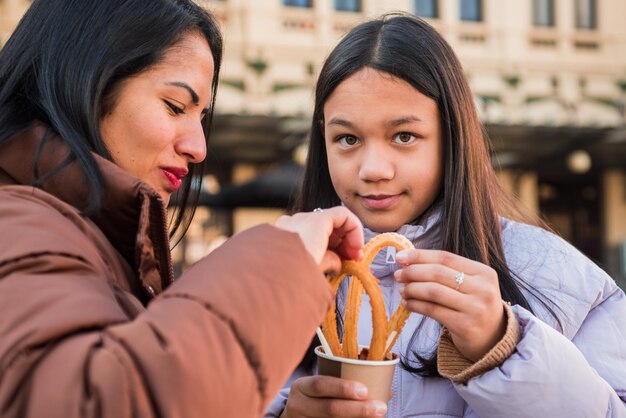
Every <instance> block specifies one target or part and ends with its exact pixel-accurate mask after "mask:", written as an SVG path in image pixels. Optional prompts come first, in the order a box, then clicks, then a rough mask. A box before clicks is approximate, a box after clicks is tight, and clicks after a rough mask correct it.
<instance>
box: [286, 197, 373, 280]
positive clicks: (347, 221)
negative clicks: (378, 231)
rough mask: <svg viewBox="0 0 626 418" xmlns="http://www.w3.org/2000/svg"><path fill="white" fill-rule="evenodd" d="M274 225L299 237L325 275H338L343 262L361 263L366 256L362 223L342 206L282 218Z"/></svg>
mask: <svg viewBox="0 0 626 418" xmlns="http://www.w3.org/2000/svg"><path fill="white" fill-rule="evenodd" d="M275 225H276V226H277V227H279V228H282V229H285V230H287V231H291V232H295V233H297V234H299V235H300V238H301V239H302V242H303V243H304V246H305V247H306V249H307V250H308V252H309V253H310V254H311V256H312V257H313V258H314V259H315V261H316V262H317V263H318V264H319V265H320V267H321V268H322V270H323V271H324V272H333V273H336V272H339V270H340V269H341V259H360V258H361V257H362V255H363V254H362V253H363V226H362V225H361V221H359V219H358V218H357V217H356V215H354V214H353V213H352V212H350V211H349V210H348V209H346V208H344V207H342V206H336V207H333V208H329V209H324V210H322V211H318V212H302V213H296V214H295V215H293V216H281V217H280V218H278V220H277V221H276V224H275Z"/></svg>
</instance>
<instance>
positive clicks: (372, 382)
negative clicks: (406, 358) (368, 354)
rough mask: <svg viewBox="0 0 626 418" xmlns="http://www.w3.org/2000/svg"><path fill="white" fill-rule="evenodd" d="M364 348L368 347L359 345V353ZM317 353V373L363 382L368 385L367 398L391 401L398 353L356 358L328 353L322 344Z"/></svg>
mask: <svg viewBox="0 0 626 418" xmlns="http://www.w3.org/2000/svg"><path fill="white" fill-rule="evenodd" d="M363 350H368V348H367V347H364V346H359V353H362V352H363ZM315 354H316V355H317V374H320V375H324V376H334V377H340V378H342V379H347V380H355V381H357V382H361V383H363V384H364V385H365V386H366V387H367V399H375V400H380V401H384V402H388V401H389V398H390V395H391V382H392V381H393V372H394V370H395V368H396V364H398V362H399V361H400V358H399V357H398V356H397V355H396V354H394V353H389V354H387V358H386V359H385V360H381V361H372V360H356V359H350V358H344V357H336V356H333V355H330V354H326V353H325V352H324V348H323V347H322V346H319V347H316V348H315ZM359 357H361V355H360V356H359Z"/></svg>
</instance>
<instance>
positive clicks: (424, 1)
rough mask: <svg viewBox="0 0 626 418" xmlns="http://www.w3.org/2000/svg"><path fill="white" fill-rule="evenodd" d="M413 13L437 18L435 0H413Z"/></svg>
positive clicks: (437, 10)
mask: <svg viewBox="0 0 626 418" xmlns="http://www.w3.org/2000/svg"><path fill="white" fill-rule="evenodd" d="M414 4H415V14H416V15H418V16H422V17H430V18H438V17H439V9H438V7H437V6H438V5H437V0H415V3H414Z"/></svg>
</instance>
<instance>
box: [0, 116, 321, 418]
mask: <svg viewBox="0 0 626 418" xmlns="http://www.w3.org/2000/svg"><path fill="white" fill-rule="evenodd" d="M45 133H46V130H45V129H44V128H42V127H41V126H37V127H34V128H32V129H30V130H28V131H26V132H24V133H22V134H20V135H18V136H16V137H15V138H14V139H13V140H11V141H10V142H9V143H7V144H5V145H4V146H2V147H1V148H0V416H2V417H63V418H71V417H92V416H93V417H115V418H123V417H184V418H190V417H237V418H242V417H255V416H259V415H261V414H262V412H263V410H264V408H265V407H266V405H267V403H268V401H269V400H271V399H272V398H273V396H274V395H275V394H276V392H277V391H278V389H279V388H280V386H281V385H282V384H283V382H284V380H285V379H286V378H287V377H288V375H289V374H290V372H291V370H292V369H293V368H294V367H295V366H296V364H297V362H298V360H299V359H300V358H301V356H302V355H303V354H304V352H305V350H306V348H307V345H308V344H309V341H310V339H311V337H312V335H313V334H314V330H315V327H316V326H317V325H318V323H319V322H320V320H321V318H322V316H323V314H324V312H325V311H326V309H327V308H328V307H329V305H330V302H331V299H332V296H331V290H330V288H329V286H328V285H327V284H326V283H325V280H324V276H323V274H322V273H321V272H320V270H319V269H318V267H317V265H316V264H315V262H314V260H313V259H312V257H310V255H309V254H308V253H307V252H306V250H305V248H304V245H303V244H302V242H301V240H300V238H299V237H298V235H296V234H293V233H290V232H285V231H282V230H279V229H277V228H275V227H272V226H268V225H265V226H260V227H256V228H253V229H252V230H249V231H247V232H244V233H241V234H238V235H237V236H235V237H233V238H232V239H230V240H229V241H228V242H227V243H226V244H224V245H223V246H222V247H220V248H219V249H217V250H215V251H214V252H213V253H211V255H210V256H208V257H206V258H204V259H203V260H201V261H200V262H198V263H197V264H196V265H194V266H193V267H192V268H190V269H189V270H188V271H186V272H185V274H183V275H182V277H180V278H179V279H177V280H176V281H175V282H174V281H173V276H172V267H171V260H170V253H169V248H168V246H169V242H168V237H167V231H166V222H165V211H164V209H163V206H162V203H161V202H162V201H161V200H160V198H159V196H158V195H157V193H156V192H155V191H153V190H152V189H150V188H149V187H148V186H146V185H145V184H144V183H142V182H140V181H138V180H136V179H134V178H131V177H130V176H128V175H127V174H126V173H125V172H123V171H122V170H121V169H119V168H118V167H117V166H115V165H114V164H112V163H110V162H108V161H106V160H104V159H102V158H99V157H97V158H98V162H99V164H100V166H101V169H102V170H103V173H104V176H105V200H104V205H103V208H102V210H101V211H100V212H99V213H98V214H97V215H94V216H92V217H90V218H86V217H84V216H81V214H80V211H79V210H78V209H77V208H79V207H82V202H85V199H86V194H85V188H84V185H83V182H82V178H83V177H82V174H81V171H80V170H79V169H78V167H77V165H76V164H71V165H69V166H68V167H66V168H65V169H63V170H62V171H61V172H60V173H59V174H58V175H56V176H54V177H52V179H51V180H50V181H47V182H46V183H45V184H44V185H43V187H42V188H35V187H32V186H29V185H30V184H32V182H33V178H34V177H33V176H34V173H33V159H34V157H33V156H34V155H35V153H36V150H37V148H38V146H39V144H40V142H41V139H42V137H43V136H44V134H45ZM66 156H67V149H66V147H65V146H64V144H63V142H62V141H61V140H60V139H58V137H54V136H52V135H48V140H47V141H46V142H45V146H44V147H43V152H42V158H41V160H40V163H39V165H38V167H37V169H38V171H39V174H45V173H47V172H49V170H51V168H53V167H55V166H56V165H57V164H58V163H59V162H61V161H63V160H64V158H65V157H66ZM142 302H143V303H142Z"/></svg>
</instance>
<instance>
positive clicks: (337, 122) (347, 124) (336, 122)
mask: <svg viewBox="0 0 626 418" xmlns="http://www.w3.org/2000/svg"><path fill="white" fill-rule="evenodd" d="M328 125H339V126H345V127H346V128H354V124H353V123H352V122H350V121H347V120H345V119H341V118H332V119H331V120H329V121H328Z"/></svg>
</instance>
